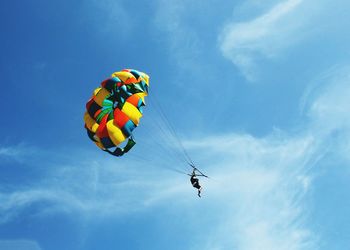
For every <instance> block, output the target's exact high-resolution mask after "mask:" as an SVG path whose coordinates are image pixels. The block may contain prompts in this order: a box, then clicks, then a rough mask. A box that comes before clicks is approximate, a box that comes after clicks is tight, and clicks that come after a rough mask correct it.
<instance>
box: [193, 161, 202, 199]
mask: <svg viewBox="0 0 350 250" xmlns="http://www.w3.org/2000/svg"><path fill="white" fill-rule="evenodd" d="M196 176H197V175H196V169H195V168H194V169H193V172H192V174H191V179H190V181H191V184H192V186H193V187H194V188H197V189H198V196H199V197H201V191H202V187H201V185H199V180H198V178H197V177H196Z"/></svg>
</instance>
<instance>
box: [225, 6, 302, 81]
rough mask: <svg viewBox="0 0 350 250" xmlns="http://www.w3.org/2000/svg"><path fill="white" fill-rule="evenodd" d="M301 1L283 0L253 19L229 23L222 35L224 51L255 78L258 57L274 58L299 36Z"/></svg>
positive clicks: (246, 75)
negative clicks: (299, 8)
mask: <svg viewBox="0 0 350 250" xmlns="http://www.w3.org/2000/svg"><path fill="white" fill-rule="evenodd" d="M302 4H303V0H288V1H284V2H281V3H278V4H276V5H275V6H274V7H273V8H272V9H270V10H268V11H267V12H266V13H264V14H262V15H261V16H259V17H256V18H254V19H252V20H249V21H246V22H236V21H233V22H231V23H229V24H227V25H226V26H225V27H224V28H223V30H222V32H221V34H220V36H219V46H220V49H221V51H222V54H223V55H224V56H225V57H226V58H228V59H230V60H231V61H232V62H233V63H234V64H235V65H236V66H237V67H238V68H239V69H240V70H241V71H242V73H243V74H244V75H245V77H246V78H247V79H248V80H251V81H253V80H254V79H255V77H256V74H255V73H254V72H256V71H257V60H259V58H266V57H273V56H275V55H277V54H278V53H279V52H280V51H281V50H282V49H284V48H287V47H289V46H290V45H291V44H293V43H294V42H295V41H296V40H297V39H300V33H299V34H298V35H296V32H297V31H298V29H299V28H300V25H301V21H302V20H301V19H304V17H303V16H302V15H300V13H298V12H297V10H298V7H299V6H300V5H302Z"/></svg>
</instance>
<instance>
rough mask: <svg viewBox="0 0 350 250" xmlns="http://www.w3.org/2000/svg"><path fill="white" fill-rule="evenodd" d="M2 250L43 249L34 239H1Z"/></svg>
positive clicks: (0, 247) (0, 246)
mask: <svg viewBox="0 0 350 250" xmlns="http://www.w3.org/2000/svg"><path fill="white" fill-rule="evenodd" d="M0 249H1V250H41V248H40V246H39V244H38V243H37V242H36V241H32V240H0Z"/></svg>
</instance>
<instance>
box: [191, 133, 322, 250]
mask: <svg viewBox="0 0 350 250" xmlns="http://www.w3.org/2000/svg"><path fill="white" fill-rule="evenodd" d="M188 145H191V144H188ZM205 145H206V152H211V154H210V157H209V158H214V159H216V163H211V166H210V167H209V169H210V170H213V169H215V170H216V171H215V173H216V175H215V174H214V175H213V176H212V178H213V181H212V182H210V181H208V183H206V184H205V185H204V186H205V187H207V190H205V191H206V196H209V198H208V199H210V202H211V203H213V204H220V207H217V208H215V209H214V211H213V213H217V214H220V215H221V216H220V220H218V221H217V225H215V227H216V230H214V232H212V233H211V234H210V236H208V237H207V239H208V241H207V242H205V245H204V246H199V247H198V249H232V248H235V249H240V250H246V249H247V250H255V249H256V250H257V249H271V250H274V249H276V250H277V249H278V250H281V249H282V250H283V249H293V250H294V249H295V250H299V249H310V247H311V246H313V245H315V244H316V242H315V240H314V238H313V235H312V232H311V231H310V229H309V228H308V226H307V221H306V218H305V217H304V216H303V213H305V210H304V207H303V203H302V198H303V195H305V193H307V191H308V188H309V185H310V183H309V181H310V178H309V177H308V173H307V169H308V167H310V164H314V162H313V158H314V157H313V156H314V154H315V151H316V150H317V144H315V141H314V138H312V137H310V136H300V137H288V136H286V135H284V136H282V135H280V134H276V135H274V134H272V135H271V136H269V137H266V138H262V139H258V138H254V137H252V136H247V135H226V136H222V137H217V138H214V137H212V138H206V139H205V138H204V139H202V140H201V141H200V142H195V143H193V142H192V145H191V146H192V147H194V148H196V149H197V150H201V148H202V147H205ZM208 145H212V146H208ZM217 145H220V146H217ZM207 154H208V153H207ZM225 155H226V156H225Z"/></svg>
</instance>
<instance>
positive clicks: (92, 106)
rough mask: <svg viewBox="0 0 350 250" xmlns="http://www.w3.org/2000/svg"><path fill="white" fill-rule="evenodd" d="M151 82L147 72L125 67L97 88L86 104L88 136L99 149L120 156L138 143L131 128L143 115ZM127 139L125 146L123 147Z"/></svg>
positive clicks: (85, 120) (133, 127) (137, 123)
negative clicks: (121, 145)
mask: <svg viewBox="0 0 350 250" xmlns="http://www.w3.org/2000/svg"><path fill="white" fill-rule="evenodd" d="M148 81H149V76H148V75H147V74H145V73H143V72H140V71H137V70H133V69H124V70H122V71H119V72H114V73H113V74H112V76H111V77H110V78H108V79H106V80H104V81H103V82H102V83H101V87H99V88H96V89H95V91H94V93H93V95H92V97H91V98H90V100H89V101H88V102H87V103H86V112H85V115H84V122H85V128H86V130H87V134H88V136H89V138H90V139H91V140H92V141H94V142H95V144H96V145H97V146H98V147H99V148H101V149H102V150H104V151H107V152H109V153H111V154H113V155H116V156H121V155H123V154H124V153H126V152H128V151H129V150H130V149H131V148H132V147H133V146H134V145H135V141H134V140H133V138H132V131H133V130H134V129H135V128H136V127H137V126H138V125H139V122H140V118H141V117H142V107H143V106H145V96H147V94H148V86H149V82H148ZM126 140H127V141H126ZM124 141H125V142H126V145H125V146H124V147H120V144H122V143H123V142H124ZM111 148H113V151H111V150H110V149H111Z"/></svg>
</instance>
